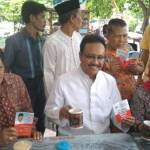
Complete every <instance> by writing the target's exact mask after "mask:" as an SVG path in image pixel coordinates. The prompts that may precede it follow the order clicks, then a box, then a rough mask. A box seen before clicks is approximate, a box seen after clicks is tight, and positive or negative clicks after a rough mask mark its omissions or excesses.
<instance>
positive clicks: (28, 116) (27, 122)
mask: <svg viewBox="0 0 150 150" xmlns="http://www.w3.org/2000/svg"><path fill="white" fill-rule="evenodd" d="M33 120H34V113H29V112H16V117H15V128H16V131H17V136H19V137H30V136H31V132H32V128H33Z"/></svg>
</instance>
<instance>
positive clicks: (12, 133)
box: [0, 127, 17, 146]
mask: <svg viewBox="0 0 150 150" xmlns="http://www.w3.org/2000/svg"><path fill="white" fill-rule="evenodd" d="M0 133H1V134H0V146H3V145H5V144H9V143H11V142H14V141H16V140H17V134H16V129H15V128H14V127H9V128H5V129H3V130H2V131H0Z"/></svg>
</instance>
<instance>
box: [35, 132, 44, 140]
mask: <svg viewBox="0 0 150 150" xmlns="http://www.w3.org/2000/svg"><path fill="white" fill-rule="evenodd" d="M32 136H33V138H34V140H42V139H43V136H42V133H41V132H39V131H36V130H34V131H32Z"/></svg>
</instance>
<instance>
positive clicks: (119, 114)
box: [113, 99, 131, 124]
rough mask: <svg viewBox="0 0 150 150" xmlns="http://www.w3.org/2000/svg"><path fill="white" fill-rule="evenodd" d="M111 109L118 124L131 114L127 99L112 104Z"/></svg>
mask: <svg viewBox="0 0 150 150" xmlns="http://www.w3.org/2000/svg"><path fill="white" fill-rule="evenodd" d="M113 111H114V114H115V119H116V121H117V123H119V124H120V123H122V121H123V120H124V119H125V118H127V117H130V116H131V110H130V107H129V104H128V100H127V99H126V100H123V101H121V102H118V103H116V104H114V105H113Z"/></svg>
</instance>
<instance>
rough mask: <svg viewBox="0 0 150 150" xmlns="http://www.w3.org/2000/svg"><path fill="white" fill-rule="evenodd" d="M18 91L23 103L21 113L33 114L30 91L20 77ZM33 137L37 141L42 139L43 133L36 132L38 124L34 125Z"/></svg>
mask: <svg viewBox="0 0 150 150" xmlns="http://www.w3.org/2000/svg"><path fill="white" fill-rule="evenodd" d="M18 83H19V84H18V89H19V90H20V98H19V101H21V102H22V103H21V104H22V106H21V111H23V112H33V110H32V105H31V99H30V97H29V94H28V91H27V89H26V86H25V84H24V82H23V81H22V79H21V78H20V77H18ZM32 137H33V138H34V139H35V140H40V139H42V134H41V132H39V131H37V130H36V122H34V123H33V130H32Z"/></svg>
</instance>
